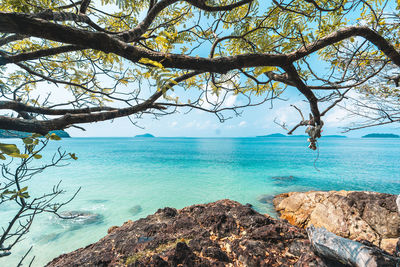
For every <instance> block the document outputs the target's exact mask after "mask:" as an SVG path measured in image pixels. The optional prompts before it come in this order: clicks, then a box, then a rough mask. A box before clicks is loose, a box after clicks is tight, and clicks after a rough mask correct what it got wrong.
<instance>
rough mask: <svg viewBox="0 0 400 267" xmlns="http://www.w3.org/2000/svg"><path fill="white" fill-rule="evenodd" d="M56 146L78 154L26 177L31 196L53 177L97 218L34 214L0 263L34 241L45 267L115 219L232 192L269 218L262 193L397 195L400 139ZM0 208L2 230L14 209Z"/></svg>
mask: <svg viewBox="0 0 400 267" xmlns="http://www.w3.org/2000/svg"><path fill="white" fill-rule="evenodd" d="M57 146H61V147H62V148H63V149H65V150H66V151H68V152H75V153H76V154H77V156H78V157H79V159H78V160H77V161H74V162H71V164H70V165H68V166H65V167H62V168H53V169H48V171H46V172H44V173H42V174H39V175H38V176H36V177H35V178H34V179H33V180H32V181H31V182H30V183H29V186H30V191H31V194H33V193H35V194H37V195H39V194H40V193H44V192H49V191H51V189H52V186H53V185H54V184H56V183H57V182H58V181H59V180H62V184H61V186H62V187H63V188H64V189H66V190H67V191H68V193H67V194H66V196H65V197H67V196H70V195H71V194H72V193H73V192H74V190H76V189H77V188H78V187H82V189H81V191H80V193H79V194H78V196H77V197H76V198H75V199H74V201H73V202H71V203H70V204H68V206H67V207H65V208H64V210H65V211H68V210H73V211H76V210H79V211H89V212H92V213H96V214H99V217H98V218H100V219H101V220H99V222H98V223H93V224H87V225H84V224H80V223H73V222H62V221H60V220H58V219H56V218H54V217H52V216H50V215H47V214H41V215H39V216H38V217H37V218H36V219H35V222H34V224H33V226H32V228H31V231H30V233H29V234H28V236H27V238H26V240H24V241H23V242H22V243H21V244H20V245H19V246H18V247H17V248H16V249H15V250H14V251H13V253H14V254H13V255H12V256H9V257H7V258H0V266H1V267H3V266H15V263H16V262H17V261H18V260H19V258H20V255H21V254H22V253H23V252H25V251H26V250H27V248H29V247H30V246H31V245H34V247H33V251H32V253H31V254H32V255H35V256H36V259H35V263H34V265H33V266H43V265H44V264H45V263H46V262H48V261H49V260H51V259H52V258H54V257H56V256H58V255H59V254H61V253H66V252H70V251H72V250H74V249H77V248H79V247H83V246H86V245H88V244H90V243H92V242H95V241H97V240H98V239H100V238H101V237H103V236H104V235H105V234H106V233H107V229H108V228H109V227H110V226H112V225H121V224H122V223H123V222H124V221H127V220H129V219H131V220H136V219H138V218H141V217H144V216H146V215H148V214H151V213H154V212H155V211H156V210H157V209H158V208H161V207H165V206H170V207H175V208H182V207H184V206H187V205H191V204H196V203H205V202H211V201H215V200H218V199H223V198H230V199H233V200H237V201H239V202H241V203H244V204H245V203H251V204H252V205H254V207H255V209H256V210H258V211H259V212H262V213H271V214H273V210H272V207H271V205H270V204H265V203H261V202H259V201H258V198H259V197H260V196H262V195H274V194H278V193H282V192H288V191H305V190H312V189H315V190H340V189H345V190H371V191H379V192H386V193H393V194H399V193H400V157H399V156H400V139H350V138H346V139H342V138H325V139H322V140H321V141H320V151H319V157H318V154H317V153H316V152H314V151H311V150H309V149H308V148H307V142H306V140H305V138H295V137H293V138H214V139H213V138H150V139H138V138H71V139H64V140H62V141H59V142H53V144H51V146H50V147H49V149H48V150H53V151H54V149H56V148H57ZM317 157H318V158H317ZM46 158H47V157H46V156H45V155H44V157H43V159H42V160H43V161H44V160H45V159H46ZM39 162H40V161H39ZM314 163H315V166H314ZM276 176H293V177H294V178H293V179H291V180H279V179H274V178H273V177H276ZM138 205H139V206H140V207H138ZM0 208H1V209H0V222H1V226H4V222H5V221H7V220H8V219H7V218H8V216H10V215H11V214H12V212H13V211H12V210H11V208H10V207H0ZM132 209H133V210H132ZM135 213H136V214H135Z"/></svg>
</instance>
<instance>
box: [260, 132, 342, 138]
mask: <svg viewBox="0 0 400 267" xmlns="http://www.w3.org/2000/svg"><path fill="white" fill-rule="evenodd" d="M256 137H308V135H284V134H281V133H274V134H267V135H259V136H256ZM322 137H335V138H346V137H347V136H345V135H323V136H322Z"/></svg>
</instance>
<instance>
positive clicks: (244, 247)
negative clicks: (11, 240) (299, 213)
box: [47, 200, 341, 266]
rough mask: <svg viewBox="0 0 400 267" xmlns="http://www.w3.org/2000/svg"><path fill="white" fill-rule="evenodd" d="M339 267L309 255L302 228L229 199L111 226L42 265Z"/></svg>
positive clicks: (167, 211)
mask: <svg viewBox="0 0 400 267" xmlns="http://www.w3.org/2000/svg"><path fill="white" fill-rule="evenodd" d="M295 264H296V266H341V265H340V264H336V265H330V264H329V263H327V262H326V261H325V260H323V259H322V258H320V257H318V256H317V255H315V254H314V252H313V251H312V248H311V246H310V241H309V240H308V237H307V233H306V231H305V230H304V229H301V228H298V227H295V226H292V225H290V224H289V223H287V222H284V221H280V220H275V219H273V218H271V217H268V216H264V215H262V214H259V213H257V212H256V211H254V210H253V209H251V208H250V207H248V206H244V205H241V204H239V203H238V202H235V201H231V200H220V201H217V202H214V203H209V204H205V205H194V206H190V207H186V208H183V209H181V210H176V209H173V208H164V209H159V210H158V211H157V212H156V213H155V214H153V215H149V216H147V217H146V218H143V219H140V220H137V221H128V222H126V223H124V224H123V225H122V226H120V227H112V229H110V230H109V234H108V235H107V236H105V237H104V238H102V239H100V240H99V241H98V242H96V243H94V244H91V245H89V246H87V247H85V248H81V249H78V250H76V251H74V252H71V253H68V254H64V255H61V256H59V257H58V258H55V259H54V260H52V261H51V262H50V263H48V265H47V266H226V265H232V266H294V265H295Z"/></svg>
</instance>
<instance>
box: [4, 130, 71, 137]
mask: <svg viewBox="0 0 400 267" xmlns="http://www.w3.org/2000/svg"><path fill="white" fill-rule="evenodd" d="M52 133H54V134H56V135H58V136H59V137H61V138H69V137H71V136H70V135H69V134H68V133H67V132H66V131H63V130H56V131H51V132H49V134H52ZM30 135H31V133H27V132H19V131H13V130H0V138H25V137H28V136H30Z"/></svg>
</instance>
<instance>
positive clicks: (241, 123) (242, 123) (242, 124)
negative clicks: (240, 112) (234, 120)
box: [238, 121, 247, 127]
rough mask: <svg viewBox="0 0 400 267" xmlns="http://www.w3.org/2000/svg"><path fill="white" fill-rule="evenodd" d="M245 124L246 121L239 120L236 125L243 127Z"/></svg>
mask: <svg viewBox="0 0 400 267" xmlns="http://www.w3.org/2000/svg"><path fill="white" fill-rule="evenodd" d="M246 124H247V122H245V121H241V122H240V123H239V124H238V126H239V127H244V126H246Z"/></svg>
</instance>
